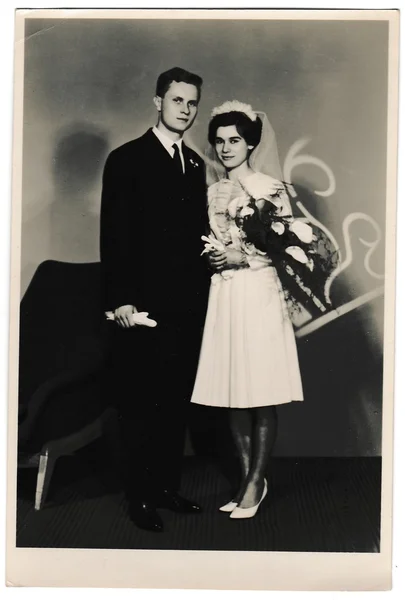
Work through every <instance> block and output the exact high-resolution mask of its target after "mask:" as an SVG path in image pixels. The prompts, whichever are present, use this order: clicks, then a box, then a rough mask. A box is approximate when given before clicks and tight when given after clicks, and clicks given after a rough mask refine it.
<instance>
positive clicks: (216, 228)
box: [208, 173, 291, 254]
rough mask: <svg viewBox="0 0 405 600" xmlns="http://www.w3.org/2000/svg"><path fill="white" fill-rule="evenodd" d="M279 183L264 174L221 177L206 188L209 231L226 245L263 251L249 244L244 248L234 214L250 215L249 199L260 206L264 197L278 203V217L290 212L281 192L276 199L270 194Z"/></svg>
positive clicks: (255, 251) (256, 251) (251, 250)
mask: <svg viewBox="0 0 405 600" xmlns="http://www.w3.org/2000/svg"><path fill="white" fill-rule="evenodd" d="M275 183H277V184H279V185H280V186H282V184H281V182H278V181H277V180H275V179H273V178H272V177H269V176H268V175H264V174H262V173H253V174H252V175H249V176H248V177H246V178H245V179H244V180H242V181H240V182H234V181H231V180H230V179H221V180H220V181H218V182H217V183H214V184H213V185H211V186H210V187H209V188H208V215H209V221H210V227H211V232H212V234H213V235H214V236H215V237H216V238H217V239H218V240H219V241H221V242H222V243H223V244H224V245H225V246H230V247H232V248H236V249H238V250H245V251H247V252H248V253H249V254H251V253H252V252H254V253H255V254H263V253H261V252H259V251H258V250H257V249H254V247H252V245H251V244H250V245H249V248H247V245H246V243H245V242H244V234H243V231H242V230H241V228H240V227H238V224H237V220H236V217H237V215H238V216H239V217H243V216H244V215H245V214H246V215H247V214H249V210H250V209H249V204H250V202H251V200H252V198H253V199H254V200H255V201H256V204H257V205H258V206H260V202H264V201H266V200H268V201H271V202H273V203H276V204H278V211H279V214H280V216H288V215H290V214H291V206H290V203H289V200H288V196H287V194H286V193H285V192H284V193H283V194H282V195H281V196H280V198H279V199H278V201H277V202H276V201H275V199H274V197H273V198H271V196H270V194H271V193H274V184H275Z"/></svg>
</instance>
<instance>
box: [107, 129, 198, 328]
mask: <svg viewBox="0 0 405 600" xmlns="http://www.w3.org/2000/svg"><path fill="white" fill-rule="evenodd" d="M183 156H184V161H185V174H184V175H182V174H181V173H179V171H178V169H177V168H176V164H175V162H174V161H173V159H172V157H171V156H170V154H169V153H168V152H167V150H166V149H165V148H164V147H163V145H162V144H161V142H160V141H159V140H158V139H157V137H156V136H155V134H154V133H153V131H152V129H149V130H148V131H147V132H146V133H145V134H144V135H143V136H142V137H140V138H138V139H136V140H133V141H130V142H128V143H126V144H124V145H123V146H120V147H119V148H117V149H115V150H113V151H112V152H111V154H110V155H109V156H108V158H107V162H106V165H105V169H104V175H103V191H102V203H101V230H100V234H101V235H100V255H101V265H102V285H103V308H104V310H114V309H116V308H118V307H119V306H122V305H125V304H133V305H135V306H136V308H137V309H138V311H143V310H146V311H148V312H149V313H150V316H151V317H153V316H154V315H156V316H158V314H161V313H162V312H163V313H166V312H168V313H172V312H176V313H183V314H184V311H186V312H188V313H189V312H190V311H191V312H196V313H200V312H201V311H204V310H205V305H206V297H207V292H208V286H209V274H208V269H207V264H206V261H205V260H204V258H203V257H201V256H200V254H201V251H202V249H203V242H202V241H201V235H204V234H205V233H206V231H207V206H206V183H205V169H204V163H203V161H202V159H201V158H200V157H199V156H198V155H197V154H196V153H195V152H194V151H193V150H191V149H190V148H188V147H187V146H186V145H185V144H184V143H183Z"/></svg>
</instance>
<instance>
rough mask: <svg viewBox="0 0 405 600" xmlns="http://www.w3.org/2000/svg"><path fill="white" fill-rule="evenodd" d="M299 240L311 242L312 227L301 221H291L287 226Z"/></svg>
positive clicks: (306, 242) (305, 242)
mask: <svg viewBox="0 0 405 600" xmlns="http://www.w3.org/2000/svg"><path fill="white" fill-rule="evenodd" d="M289 229H290V231H292V232H293V233H294V234H295V235H296V236H297V238H298V239H299V240H301V242H304V244H310V243H311V242H312V227H310V226H309V225H307V224H306V223H303V222H302V221H298V220H296V221H293V222H292V223H291V225H290V227H289Z"/></svg>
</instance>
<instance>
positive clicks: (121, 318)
mask: <svg viewBox="0 0 405 600" xmlns="http://www.w3.org/2000/svg"><path fill="white" fill-rule="evenodd" d="M136 312H138V311H137V310H136V308H135V306H133V305H132V304H125V306H120V307H119V308H117V309H116V310H115V311H114V317H115V322H116V323H117V324H118V325H119V326H120V327H123V328H124V329H129V328H130V327H136V324H135V323H134V321H133V318H132V315H133V314H134V313H136Z"/></svg>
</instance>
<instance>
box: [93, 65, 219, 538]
mask: <svg viewBox="0 0 405 600" xmlns="http://www.w3.org/2000/svg"><path fill="white" fill-rule="evenodd" d="M201 86H202V79H201V78H200V77H199V76H198V75H195V74H193V73H189V72H188V71H185V70H184V69H181V68H178V67H175V68H173V69H170V70H169V71H166V72H165V73H162V74H161V75H160V76H159V78H158V80H157V85H156V95H155V97H154V104H155V106H156V109H157V113H158V114H157V124H156V126H155V127H153V128H151V129H149V130H148V131H147V132H146V133H145V134H144V135H142V136H141V137H140V138H138V139H135V140H132V141H130V142H128V143H126V144H124V145H123V146H120V147H119V148H117V149H115V150H114V151H113V152H111V154H110V155H109V156H108V158H107V161H106V164H105V168H104V175H103V190H102V201H101V225H100V255H101V268H102V291H103V308H104V310H105V311H112V312H113V313H114V317H115V320H114V321H109V322H107V323H106V327H107V328H108V329H109V335H110V339H111V349H112V377H111V387H110V390H109V393H110V394H113V396H114V398H115V399H116V403H117V406H118V410H119V414H120V423H121V439H122V442H123V449H124V458H123V465H122V466H123V468H124V472H123V476H124V484H125V490H126V495H127V499H128V501H129V512H130V517H131V519H132V521H133V522H134V523H135V524H136V525H137V526H138V527H141V528H143V529H147V530H151V531H162V530H163V522H162V519H161V516H160V515H159V513H158V512H157V509H158V508H166V509H170V510H173V511H176V512H179V513H197V512H200V510H201V509H200V507H199V506H198V505H197V504H196V503H195V502H192V501H190V500H186V499H185V498H183V497H181V496H180V495H179V494H178V489H179V485H180V474H181V462H182V456H183V449H184V437H185V427H186V413H187V407H188V403H189V399H190V396H191V392H192V386H193V382H194V376H195V372H196V366H197V361H198V354H199V348H200V342H201V333H202V328H203V322H204V317H205V310H206V302H207V296H208V287H209V273H208V270H207V268H206V265H205V263H204V260H203V259H202V258H201V256H200V254H201V250H202V242H201V235H203V234H204V233H205V232H206V230H207V215H206V212H207V209H206V183H205V169H204V163H203V161H202V160H201V158H200V157H199V156H198V155H197V154H196V153H195V152H193V151H192V150H191V149H190V148H188V147H187V146H186V145H185V143H184V142H183V134H184V133H185V132H186V131H187V130H188V129H189V128H190V127H191V126H192V124H193V122H194V120H195V117H196V115H197V110H198V103H199V100H200V95H201ZM143 311H146V312H148V313H149V316H150V318H151V319H154V320H156V321H157V326H156V327H155V328H149V327H146V326H144V325H136V324H134V319H133V315H134V313H136V312H143Z"/></svg>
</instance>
